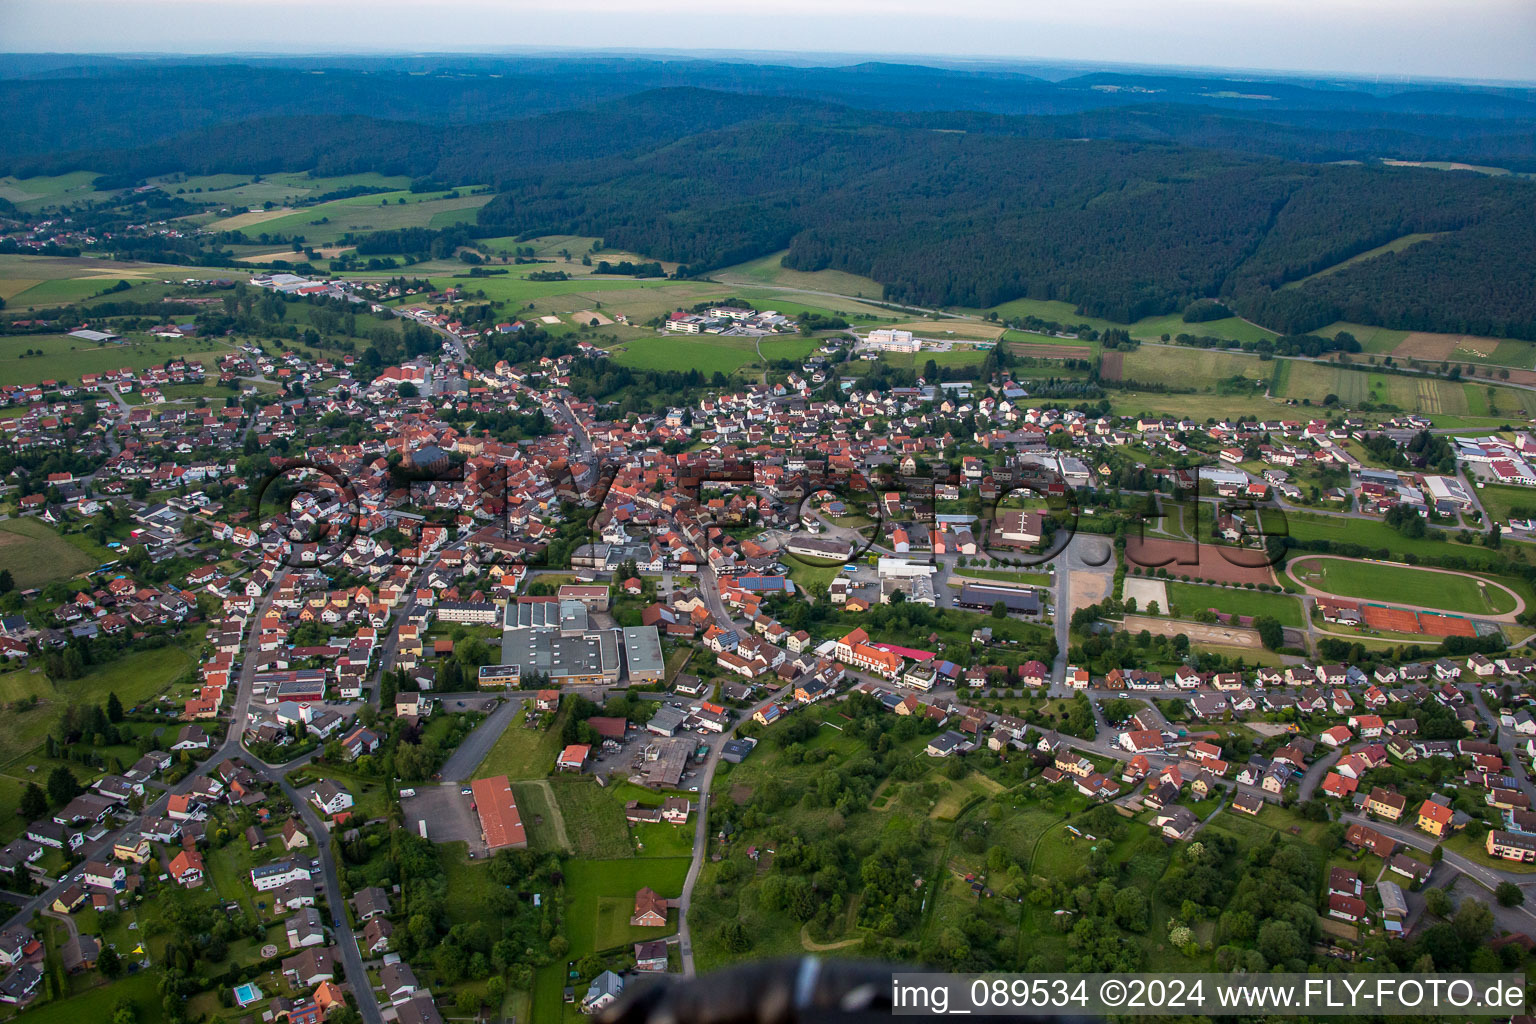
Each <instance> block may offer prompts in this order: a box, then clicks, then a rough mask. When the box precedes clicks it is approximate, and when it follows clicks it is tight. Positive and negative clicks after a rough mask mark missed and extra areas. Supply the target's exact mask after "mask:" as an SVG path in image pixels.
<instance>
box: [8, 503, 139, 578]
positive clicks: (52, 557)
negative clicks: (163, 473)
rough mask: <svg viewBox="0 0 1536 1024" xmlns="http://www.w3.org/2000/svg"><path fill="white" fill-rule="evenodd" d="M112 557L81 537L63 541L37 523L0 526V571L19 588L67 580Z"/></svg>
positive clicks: (22, 521) (27, 521)
mask: <svg viewBox="0 0 1536 1024" xmlns="http://www.w3.org/2000/svg"><path fill="white" fill-rule="evenodd" d="M112 557H113V556H112V553H111V552H110V551H108V550H107V549H106V548H101V547H97V545H96V544H95V542H94V541H92V540H90V539H89V538H87V537H85V536H84V535H82V534H72V535H70V536H69V537H64V536H62V535H61V534H60V533H59V532H58V531H57V530H55V529H53V527H51V526H49V525H48V524H47V523H44V522H43V521H42V520H39V519H7V520H5V521H3V522H0V569H9V570H11V575H12V576H13V577H14V578H15V580H16V585H17V586H18V587H23V588H26V587H41V586H42V585H43V584H45V583H51V582H52V581H54V580H62V579H68V578H69V577H71V576H74V575H75V574H77V573H81V572H85V571H86V570H88V569H94V568H96V566H98V565H100V564H102V563H103V562H105V561H107V560H108V559H110V558H112Z"/></svg>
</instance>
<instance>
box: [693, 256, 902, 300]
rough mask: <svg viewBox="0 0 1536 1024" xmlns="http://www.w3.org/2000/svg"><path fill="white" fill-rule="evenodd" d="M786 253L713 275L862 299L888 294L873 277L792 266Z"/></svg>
mask: <svg viewBox="0 0 1536 1024" xmlns="http://www.w3.org/2000/svg"><path fill="white" fill-rule="evenodd" d="M783 257H784V253H782V252H776V253H774V254H773V255H771V256H764V257H763V258H762V259H759V260H753V261H752V262H750V263H738V264H737V265H736V266H734V267H725V268H724V269H721V270H717V271H715V272H714V273H713V274H711V275H710V277H711V278H713V279H714V280H716V281H719V282H721V283H722V284H729V285H748V286H759V287H773V288H784V289H788V290H793V291H805V292H830V293H832V294H835V295H847V296H851V297H853V298H860V299H875V300H879V299H880V297H881V295H883V294H884V291H885V288H884V286H883V285H882V284H881V283H880V282H879V281H876V280H874V279H872V278H868V277H860V276H859V275H857V274H849V273H847V272H845V271H841V270H816V271H805V270H790V269H789V268H788V267H785V266H782V265H781V264H780V260H782V259H783Z"/></svg>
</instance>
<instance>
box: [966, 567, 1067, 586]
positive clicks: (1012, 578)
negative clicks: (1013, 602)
mask: <svg viewBox="0 0 1536 1024" xmlns="http://www.w3.org/2000/svg"><path fill="white" fill-rule="evenodd" d="M954 575H956V576H967V577H974V578H976V579H983V580H1002V581H1003V582H1005V583H1028V584H1029V585H1030V586H1034V587H1048V586H1050V585H1051V581H1052V580H1054V579H1055V576H1054V575H1053V574H1052V573H1049V572H1012V571H1009V570H1006V569H972V568H971V567H970V566H962V567H961V568H958V569H956V570H955V572H954Z"/></svg>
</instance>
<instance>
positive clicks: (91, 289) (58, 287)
mask: <svg viewBox="0 0 1536 1024" xmlns="http://www.w3.org/2000/svg"><path fill="white" fill-rule="evenodd" d="M116 283H117V282H116V281H114V280H112V279H111V278H104V277H77V278H55V279H53V280H51V281H39V282H38V283H37V284H34V285H32V286H31V287H30V288H26V289H24V290H22V291H20V292H17V293H16V294H15V295H12V296H11V297H10V298H8V299H6V305H7V306H8V307H9V308H12V309H36V308H39V307H43V306H63V305H67V304H69V303H71V302H79V301H80V300H82V299H89V298H91V297H92V296H94V295H97V294H99V293H101V292H102V291H104V290H106V289H107V288H110V287H112V286H113V285H114V284H116Z"/></svg>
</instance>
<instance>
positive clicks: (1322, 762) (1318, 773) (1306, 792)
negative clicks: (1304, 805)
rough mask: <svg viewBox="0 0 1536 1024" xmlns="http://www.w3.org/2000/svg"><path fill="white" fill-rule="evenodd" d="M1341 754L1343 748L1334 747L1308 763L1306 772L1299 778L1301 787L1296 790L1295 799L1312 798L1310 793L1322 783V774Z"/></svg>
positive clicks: (1336, 761)
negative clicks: (1324, 754) (1334, 748)
mask: <svg viewBox="0 0 1536 1024" xmlns="http://www.w3.org/2000/svg"><path fill="white" fill-rule="evenodd" d="M1343 756H1344V751H1343V749H1342V748H1340V749H1336V750H1333V751H1332V752H1330V753H1329V754H1327V755H1326V756H1324V757H1320V758H1318V759H1317V760H1316V761H1313V762H1312V763H1311V764H1310V765H1308V766H1307V774H1305V775H1303V776H1302V778H1301V787H1300V789H1299V790H1298V792H1297V799H1298V800H1310V799H1312V794H1313V793H1315V792H1317V787H1318V786H1319V785H1320V784H1321V783H1322V781H1323V776H1325V775H1327V774H1328V769H1330V768H1332V767H1333V766H1334V765H1336V764H1338V763H1339V758H1341V757H1343Z"/></svg>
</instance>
